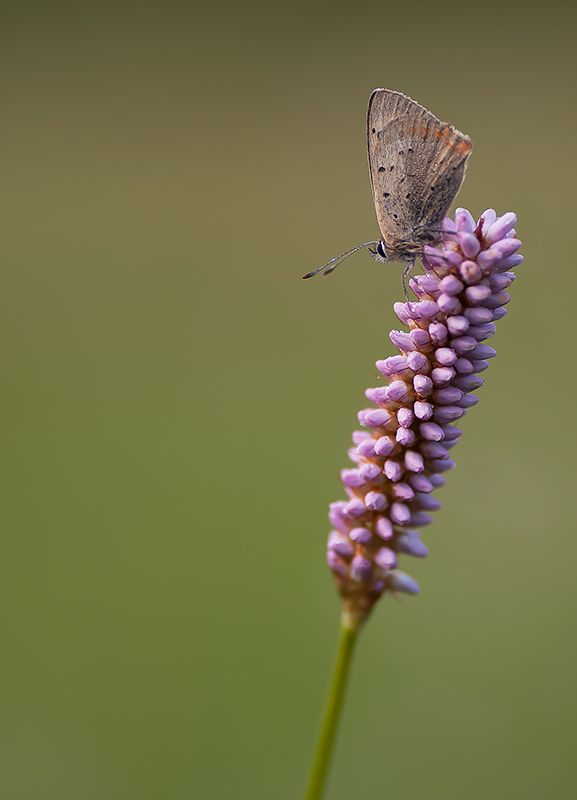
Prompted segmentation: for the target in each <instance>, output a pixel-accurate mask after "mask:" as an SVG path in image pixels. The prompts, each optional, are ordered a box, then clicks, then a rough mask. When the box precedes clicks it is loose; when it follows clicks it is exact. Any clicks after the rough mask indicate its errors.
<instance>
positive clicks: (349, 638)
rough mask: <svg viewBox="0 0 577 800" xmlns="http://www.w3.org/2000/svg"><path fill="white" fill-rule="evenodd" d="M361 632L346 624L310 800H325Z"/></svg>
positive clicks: (311, 779) (314, 770) (342, 629)
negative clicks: (333, 754) (348, 681)
mask: <svg viewBox="0 0 577 800" xmlns="http://www.w3.org/2000/svg"><path fill="white" fill-rule="evenodd" d="M357 634H358V628H352V627H350V623H349V624H348V625H347V620H346V619H345V620H343V625H342V628H341V640H340V643H339V651H338V654H337V663H336V665H335V671H334V674H333V680H332V683H331V688H330V690H329V695H328V698H327V705H326V708H325V715H324V718H323V722H322V727H321V732H320V736H319V740H318V744H317V749H316V753H315V758H314V761H313V767H312V771H311V777H310V782H309V787H308V790H307V793H306V800H321V798H322V796H323V792H324V788H325V783H326V778H327V773H328V769H329V764H330V760H331V755H332V751H333V746H334V743H335V737H336V733H337V728H338V725H339V719H340V716H341V711H342V708H343V700H344V697H345V691H346V688H347V680H348V677H349V671H350V666H351V658H352V655H353V650H354V647H355V642H356V640H357Z"/></svg>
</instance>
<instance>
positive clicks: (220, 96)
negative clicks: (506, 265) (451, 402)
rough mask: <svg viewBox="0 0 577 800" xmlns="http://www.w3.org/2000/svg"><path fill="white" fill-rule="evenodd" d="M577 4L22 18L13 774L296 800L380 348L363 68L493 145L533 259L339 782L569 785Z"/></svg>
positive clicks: (7, 565) (336, 777) (10, 655)
mask: <svg viewBox="0 0 577 800" xmlns="http://www.w3.org/2000/svg"><path fill="white" fill-rule="evenodd" d="M575 21H576V15H575V11H574V9H573V8H572V7H571V4H568V3H565V2H549V3H547V4H532V3H521V2H518V3H515V2H510V3H491V2H488V3H483V4H481V5H478V4H468V5H463V4H458V5H447V4H445V5H439V4H434V3H427V4H418V3H405V4H385V3H368V4H365V5H364V6H362V5H359V4H347V5H339V4H334V3H325V2H322V3H315V4H310V3H308V2H301V1H300V0H296V2H293V3H290V4H279V5H273V4H264V3H263V4H262V5H259V4H257V3H248V4H247V3H245V4H236V3H232V2H226V3H221V4H208V5H207V4H204V5H203V6H202V7H200V6H199V7H194V6H193V5H187V4H177V3H170V2H164V3H157V4H154V5H149V4H134V5H122V4H112V3H110V4H106V3H104V4H94V5H92V4H91V3H80V4H78V3H76V4H73V3H70V4H56V3H40V2H37V3H22V4H12V8H11V9H8V8H7V9H5V10H4V11H3V12H2V26H1V34H0V39H1V48H0V53H1V61H2V65H1V69H0V96H1V108H2V148H1V151H2V155H1V158H2V162H3V165H2V191H1V193H0V194H1V198H2V200H1V203H2V208H1V210H0V211H1V215H0V227H1V230H2V241H3V246H2V251H3V252H2V267H1V270H2V291H1V301H0V302H1V304H2V310H1V313H0V326H1V342H2V344H1V348H2V351H3V355H2V377H3V389H2V406H3V413H2V420H3V433H2V464H3V467H2V469H3V476H2V479H1V481H0V487H1V492H2V500H1V503H2V517H3V520H4V524H3V526H2V528H3V532H2V536H1V540H2V547H1V558H0V572H1V574H0V612H1V615H2V622H1V630H2V636H1V639H2V655H1V658H0V664H1V667H0V670H1V672H2V675H3V678H2V682H1V684H2V690H1V693H2V701H1V706H2V714H1V721H0V745H1V746H0V761H1V762H2V763H1V764H0V776H1V777H0V783H1V784H2V790H1V794H2V796H3V797H5V798H6V799H7V800H36V798H42V800H49V799H51V798H57V799H58V800H96V799H98V800H102V798H106V799H107V800H120V799H121V800H127V798H135V799H136V798H138V800H149V799H150V800H152V799H153V798H154V799H156V798H163V799H164V798H166V799H167V800H184V798H187V799H188V798H199V800H200V798H202V800H205V799H206V800H209V799H210V800H213V799H218V800H221V798H222V799H224V798H235V800H244V799H245V798H246V799H247V800H248V799H249V798H250V800H255V799H256V798H262V800H269V799H270V798H274V799H275V800H289V799H290V800H292V799H293V798H298V797H300V796H301V792H302V790H303V787H304V783H305V778H306V773H307V770H308V766H309V758H310V753H311V749H312V746H313V743H314V741H315V737H316V732H317V725H318V720H319V715H320V711H321V707H322V703H323V699H324V694H325V689H326V686H327V681H328V676H329V670H330V668H331V665H332V659H333V656H334V652H335V648H336V637H337V628H338V603H337V599H336V596H335V592H334V589H333V586H332V583H331V580H330V579H329V575H328V573H327V570H326V568H325V565H324V547H325V536H326V532H327V521H326V507H327V504H328V502H329V501H331V500H333V499H336V498H338V497H340V496H341V494H342V492H341V488H340V486H339V483H338V471H339V469H340V467H341V466H345V465H346V457H345V453H346V448H347V446H348V442H349V436H350V431H351V430H352V428H353V426H354V424H355V416H356V411H357V410H358V408H359V407H361V406H362V405H363V395H362V391H363V389H364V387H365V386H367V385H370V384H371V383H372V382H373V380H374V376H375V369H374V366H373V365H374V361H375V359H376V358H379V357H383V356H385V355H387V354H389V353H390V352H391V347H390V345H389V343H388V340H387V331H388V329H389V328H390V327H391V326H392V325H394V324H395V318H394V317H393V313H392V310H391V305H392V302H393V301H394V300H396V299H398V298H399V294H400V283H399V270H398V269H397V266H398V265H397V266H393V267H390V268H385V267H382V266H379V265H376V264H375V263H374V262H372V261H371V259H370V258H368V256H367V255H366V254H364V255H363V254H360V255H359V256H357V257H355V259H354V260H352V261H351V262H349V263H348V264H347V265H346V266H345V267H343V268H342V270H341V271H340V272H339V273H337V274H336V275H335V276H334V277H333V278H332V279H330V280H323V279H318V280H316V281H313V282H310V283H303V282H302V281H301V280H300V276H301V274H302V273H303V272H305V271H307V270H308V269H310V268H312V267H313V266H315V265H317V264H318V263H321V262H322V261H324V260H326V259H328V258H329V257H331V256H332V255H334V254H335V253H338V252H340V251H342V250H343V249H346V248H347V247H350V246H351V245H353V244H355V243H356V242H359V241H364V240H365V239H367V238H371V237H373V236H374V235H375V234H376V232H377V228H376V224H375V220H374V213H373V209H372V206H371V198H370V190H369V182H368V177H367V170H366V160H365V142H364V136H365V131H364V125H365V108H366V102H367V99H368V96H369V93H370V91H371V90H372V89H373V88H374V87H375V86H388V87H392V88H396V89H399V90H402V91H404V92H406V93H408V94H410V95H412V96H413V97H415V98H416V99H417V100H419V101H420V102H421V103H423V104H425V105H426V106H428V107H429V108H431V109H432V110H433V111H434V112H435V113H436V114H437V115H438V116H440V117H441V118H442V119H447V120H448V121H450V122H452V123H453V124H455V125H456V126H457V127H459V128H461V129H462V130H464V131H466V132H467V133H469V134H470V135H471V136H472V137H473V139H474V142H475V148H474V151H473V156H472V158H471V160H470V167H469V170H468V175H467V179H466V182H465V184H464V186H463V188H462V191H461V194H460V196H459V204H461V205H465V206H466V207H468V208H470V209H471V211H472V212H473V213H475V214H478V213H479V212H481V211H482V210H483V209H484V208H485V207H487V206H494V207H495V208H496V209H497V210H498V211H499V212H504V211H507V210H515V211H516V212H517V213H518V215H519V223H518V231H519V234H520V236H521V238H522V239H523V242H524V249H523V252H524V254H525V256H526V262H525V265H524V266H523V267H522V268H521V269H520V270H519V280H518V281H517V282H516V284H515V285H514V287H513V295H514V298H513V302H512V304H511V306H510V313H509V315H508V317H507V318H506V319H505V320H504V321H503V323H502V325H501V326H500V331H499V333H498V336H497V339H496V342H497V345H496V346H497V347H498V350H499V357H498V358H497V359H496V360H495V361H494V362H493V363H492V366H491V369H490V371H489V373H487V378H488V382H487V386H486V387H485V388H484V389H483V390H482V402H481V403H480V405H479V406H478V407H477V408H475V409H474V410H473V412H472V413H471V414H470V415H469V416H468V417H467V419H466V420H465V422H464V428H465V430H466V436H465V437H464V438H463V440H462V443H461V445H460V447H459V448H458V450H457V462H458V469H457V470H456V471H455V472H454V473H452V474H451V475H450V480H449V481H448V485H447V487H446V488H445V489H444V490H443V492H442V497H441V499H442V501H443V508H442V510H441V511H440V512H439V513H438V514H437V516H436V519H435V523H434V525H433V526H432V527H431V528H430V529H427V532H426V536H425V539H426V541H427V543H428V544H429V546H430V549H431V556H430V558H429V559H427V560H426V561H425V562H422V563H421V562H419V563H416V564H415V563H414V562H413V563H411V564H410V565H407V564H406V563H405V566H407V567H408V568H409V569H410V571H411V572H412V573H413V574H414V575H416V577H417V578H418V580H419V582H420V583H421V587H422V594H421V596H420V597H419V598H415V599H410V600H407V601H406V602H404V603H399V602H395V601H394V600H386V601H385V602H384V603H383V604H382V605H381V606H380V607H379V608H378V610H377V611H376V613H375V615H374V617H373V618H372V620H371V622H370V625H368V626H367V628H366V630H365V632H364V633H363V636H362V640H361V647H360V648H359V652H358V657H357V658H356V661H355V665H354V672H353V676H352V682H351V686H350V694H349V696H348V701H347V706H346V714H345V719H344V726H343V729H342V731H341V735H340V738H339V742H338V750H337V757H336V761H335V765H334V770H333V775H332V781H331V785H330V791H329V793H328V797H329V798H330V799H331V800H345V798H350V797H355V798H365V797H366V798H369V797H370V798H380V797H383V798H390V797H400V798H403V800H413V799H415V800H416V798H419V800H420V799H421V798H427V799H428V800H457V798H458V799H459V800H461V799H462V798H464V797H466V798H469V799H470V800H476V799H477V798H479V799H480V798H483V799H485V798H487V797H490V798H510V797H523V798H525V799H526V800H529V799H530V798H541V797H542V796H543V795H544V794H545V793H546V794H547V796H551V797H555V798H556V800H562V799H563V798H573V797H575V794H576V792H577V777H576V775H575V744H576V742H575V715H576V713H577V684H576V682H575V674H576V667H577V652H576V650H577V648H576V638H575V625H576V612H577V591H576V582H575V572H576V566H577V538H576V530H575V522H576V518H575V517H576V515H575V497H574V495H573V491H574V489H573V485H574V481H575V455H574V454H575V448H576V445H577V441H576V427H575V418H574V414H575V412H574V410H575V401H574V396H575V390H576V388H577V386H576V380H575V365H574V355H573V350H574V343H575V323H574V316H575V312H574V294H575V289H576V288H577V280H576V262H575V255H574V235H575V181H576V177H577V176H576V171H575V156H574V152H573V148H574V131H575V126H576V124H577V113H576V110H575V96H574V75H575V67H576V64H575V42H574V25H575Z"/></svg>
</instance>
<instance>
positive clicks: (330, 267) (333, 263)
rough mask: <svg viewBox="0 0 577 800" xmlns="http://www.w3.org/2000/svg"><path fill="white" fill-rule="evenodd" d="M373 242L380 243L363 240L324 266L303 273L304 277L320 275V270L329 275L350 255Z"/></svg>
mask: <svg viewBox="0 0 577 800" xmlns="http://www.w3.org/2000/svg"><path fill="white" fill-rule="evenodd" d="M373 244H378V242H363V244H357V245H355V247H351V249H350V250H346V251H345V252H344V253H341V254H340V255H339V256H335V257H334V258H331V260H330V261H327V263H326V264H323V265H322V266H320V267H317V268H316V269H313V271H312V272H307V274H306V275H303V279H306V278H314V276H315V275H318V274H319V272H324V273H325V275H329V274H330V273H331V272H333V270H335V269H336V268H337V267H338V266H339V264H342V262H343V261H344V260H345V259H347V258H348V257H349V256H352V255H353V253H356V252H358V251H359V250H362V249H363V248H364V247H370V246H371V245H373Z"/></svg>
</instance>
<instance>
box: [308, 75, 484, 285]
mask: <svg viewBox="0 0 577 800" xmlns="http://www.w3.org/2000/svg"><path fill="white" fill-rule="evenodd" d="M471 149H472V143H471V140H470V139H469V137H468V136H466V135H465V134H463V133H460V131H458V130H456V129H455V128H453V127H452V126H451V125H447V123H446V122H441V120H439V119H437V117H435V116H434V114H431V112H430V111H427V109H426V108H423V106H421V105H419V104H418V103H415V101H414V100H411V98H410V97H407V96H406V95H404V94H401V92H394V91H392V90H391V89H375V90H374V92H373V93H372V94H371V97H370V99H369V108H368V112H367V150H368V157H369V175H370V178H371V187H372V191H373V202H374V204H375V211H376V214H377V222H378V224H379V229H380V232H381V237H382V238H381V239H380V240H379V241H373V242H364V243H363V244H358V245H356V246H355V247H353V248H351V249H350V250H347V251H346V252H345V253H341V255H339V256H336V257H335V258H332V259H331V260H330V261H328V262H327V263H326V264H323V265H322V266H321V267H318V268H317V269H315V270H313V271H312V272H308V273H307V274H306V275H303V277H304V278H312V277H313V275H317V274H318V273H319V272H324V274H325V275H328V274H329V273H331V272H332V271H333V270H335V269H336V268H337V267H338V265H339V264H340V263H342V261H344V260H345V258H348V256H350V255H352V254H353V253H356V252H357V251H358V250H361V249H363V248H364V247H369V248H371V247H372V246H375V249H374V250H371V252H372V253H373V256H374V257H375V259H376V260H377V261H401V262H404V263H405V264H406V267H405V271H404V273H403V286H404V277H405V275H406V274H407V273H408V272H409V271H410V269H411V267H412V266H413V264H414V263H415V259H416V258H417V257H418V256H420V255H422V253H423V248H424V246H425V245H426V244H432V243H434V242H435V241H438V239H439V238H440V234H441V223H442V221H443V218H444V216H445V214H446V213H447V211H448V210H449V206H450V205H451V203H452V202H453V200H454V199H455V196H456V194H457V192H458V191H459V187H460V186H461V183H462V182H463V178H464V175H465V167H466V164H467V159H468V157H469V154H470V153H471ZM405 294H406V292H405Z"/></svg>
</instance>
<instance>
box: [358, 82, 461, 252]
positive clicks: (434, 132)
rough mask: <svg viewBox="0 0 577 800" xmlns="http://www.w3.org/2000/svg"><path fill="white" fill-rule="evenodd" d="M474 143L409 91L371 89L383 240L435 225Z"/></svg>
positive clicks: (372, 155)
mask: <svg viewBox="0 0 577 800" xmlns="http://www.w3.org/2000/svg"><path fill="white" fill-rule="evenodd" d="M471 148H472V144H471V140H470V139H469V137H468V136H465V135H464V134H462V133H460V132H459V131H457V130H455V129H454V128H452V127H451V126H450V125H447V124H446V123H444V122H441V121H440V120H439V119H437V117H435V116H434V114H431V112H430V111H427V109H426V108H424V107H423V106H421V105H419V104H418V103H415V101H414V100H411V98H410V97H407V96H406V95H404V94H401V93H400V92H394V91H392V90H390V89H375V91H374V92H373V93H372V95H371V97H370V100H369V108H368V112H367V150H368V158H369V173H370V177H371V186H372V191H373V201H374V204H375V211H376V215H377V222H378V224H379V228H380V231H381V235H382V237H383V240H384V242H385V245H387V244H388V245H389V247H390V248H391V249H392V250H394V249H395V246H396V243H398V242H400V241H401V240H405V241H413V240H415V239H417V238H418V236H419V234H420V233H421V232H423V231H426V230H428V229H430V228H436V227H439V225H440V223H441V221H442V219H443V217H444V216H445V214H446V212H447V211H448V209H449V206H450V205H451V203H452V202H453V200H454V198H455V195H456V194H457V192H458V190H459V187H460V185H461V183H462V181H463V177H464V174H465V165H466V161H467V158H468V156H469V154H470V152H471Z"/></svg>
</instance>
